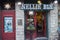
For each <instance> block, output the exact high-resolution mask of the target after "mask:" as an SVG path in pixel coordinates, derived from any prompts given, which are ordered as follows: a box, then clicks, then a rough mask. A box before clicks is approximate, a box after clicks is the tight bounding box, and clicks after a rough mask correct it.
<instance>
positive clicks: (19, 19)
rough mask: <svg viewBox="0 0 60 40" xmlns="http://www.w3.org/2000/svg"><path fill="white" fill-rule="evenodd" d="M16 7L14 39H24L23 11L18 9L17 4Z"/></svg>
mask: <svg viewBox="0 0 60 40" xmlns="http://www.w3.org/2000/svg"><path fill="white" fill-rule="evenodd" d="M15 7H16V8H15V9H16V40H24V11H23V10H20V8H19V6H18V4H17V3H16V4H15Z"/></svg>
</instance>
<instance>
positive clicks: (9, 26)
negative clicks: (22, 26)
mask: <svg viewBox="0 0 60 40" xmlns="http://www.w3.org/2000/svg"><path fill="white" fill-rule="evenodd" d="M4 32H13V17H4Z"/></svg>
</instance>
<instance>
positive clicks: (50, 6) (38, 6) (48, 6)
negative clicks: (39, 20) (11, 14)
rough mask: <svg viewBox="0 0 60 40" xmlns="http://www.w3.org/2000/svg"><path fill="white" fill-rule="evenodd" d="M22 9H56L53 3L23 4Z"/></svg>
mask: <svg viewBox="0 0 60 40" xmlns="http://www.w3.org/2000/svg"><path fill="white" fill-rule="evenodd" d="M20 9H21V10H52V9H54V6H53V4H42V5H41V4H21V5H20Z"/></svg>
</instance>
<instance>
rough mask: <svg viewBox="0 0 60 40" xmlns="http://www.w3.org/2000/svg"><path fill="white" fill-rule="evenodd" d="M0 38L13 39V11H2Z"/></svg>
mask: <svg viewBox="0 0 60 40" xmlns="http://www.w3.org/2000/svg"><path fill="white" fill-rule="evenodd" d="M2 40H15V11H14V10H3V11H2Z"/></svg>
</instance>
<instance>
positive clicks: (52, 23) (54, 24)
mask: <svg viewBox="0 0 60 40" xmlns="http://www.w3.org/2000/svg"><path fill="white" fill-rule="evenodd" d="M53 4H54V9H53V10H51V11H50V12H49V13H48V30H49V31H48V33H49V40H57V38H58V33H57V29H58V4H55V3H53Z"/></svg>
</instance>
